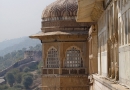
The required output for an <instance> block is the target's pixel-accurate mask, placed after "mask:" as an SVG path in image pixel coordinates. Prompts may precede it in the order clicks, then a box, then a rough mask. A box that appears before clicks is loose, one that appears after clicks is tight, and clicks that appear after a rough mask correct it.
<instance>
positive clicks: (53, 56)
mask: <svg viewBox="0 0 130 90" xmlns="http://www.w3.org/2000/svg"><path fill="white" fill-rule="evenodd" d="M58 56H59V55H58V50H57V49H56V48H55V47H53V46H52V47H50V48H49V49H48V52H47V68H58V67H59V57H58Z"/></svg>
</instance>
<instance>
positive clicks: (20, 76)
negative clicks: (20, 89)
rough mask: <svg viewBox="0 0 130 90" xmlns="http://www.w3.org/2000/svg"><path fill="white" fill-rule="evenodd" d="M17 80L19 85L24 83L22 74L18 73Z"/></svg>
mask: <svg viewBox="0 0 130 90" xmlns="http://www.w3.org/2000/svg"><path fill="white" fill-rule="evenodd" d="M15 79H16V82H17V83H21V82H22V75H21V73H18V74H17V75H16V76H15Z"/></svg>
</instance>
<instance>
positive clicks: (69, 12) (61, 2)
mask: <svg viewBox="0 0 130 90" xmlns="http://www.w3.org/2000/svg"><path fill="white" fill-rule="evenodd" d="M77 10H78V2H77V0H56V1H55V2H53V3H52V4H50V5H48V6H47V7H46V9H45V10H44V11H43V13H42V19H46V18H53V17H55V18H57V17H61V18H62V17H75V16H77Z"/></svg>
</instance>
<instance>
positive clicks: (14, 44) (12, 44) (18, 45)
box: [0, 37, 40, 56]
mask: <svg viewBox="0 0 130 90" xmlns="http://www.w3.org/2000/svg"><path fill="white" fill-rule="evenodd" d="M37 44H40V41H39V40H35V39H30V38H28V37H23V38H17V39H12V40H7V41H4V42H0V56H4V55H5V54H7V53H10V52H12V51H16V50H20V49H23V48H26V49H28V48H29V47H31V46H36V45H37Z"/></svg>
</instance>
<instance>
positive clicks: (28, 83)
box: [23, 76, 33, 89]
mask: <svg viewBox="0 0 130 90" xmlns="http://www.w3.org/2000/svg"><path fill="white" fill-rule="evenodd" d="M32 83H33V78H32V77H31V76H25V77H24V78H23V85H24V87H25V88H26V89H28V88H29V86H31V85H32Z"/></svg>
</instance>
